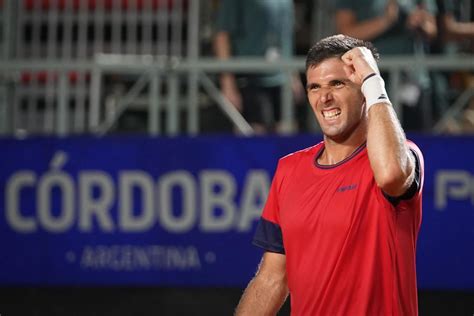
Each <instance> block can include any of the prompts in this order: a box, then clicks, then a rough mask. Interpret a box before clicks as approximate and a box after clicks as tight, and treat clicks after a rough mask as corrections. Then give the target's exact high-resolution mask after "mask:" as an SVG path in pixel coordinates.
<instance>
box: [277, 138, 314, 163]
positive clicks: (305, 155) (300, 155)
mask: <svg viewBox="0 0 474 316" xmlns="http://www.w3.org/2000/svg"><path fill="white" fill-rule="evenodd" d="M321 146H323V142H322V141H321V142H319V143H318V144H316V145H313V146H310V147H306V148H304V149H300V150H297V151H295V152H292V153H290V154H288V155H286V156H283V157H281V158H280V160H279V162H278V168H280V169H281V168H283V169H287V168H291V167H294V166H295V165H296V164H298V163H299V162H300V161H301V160H304V159H313V157H314V155H315V154H316V153H317V152H318V151H319V149H320V148H321Z"/></svg>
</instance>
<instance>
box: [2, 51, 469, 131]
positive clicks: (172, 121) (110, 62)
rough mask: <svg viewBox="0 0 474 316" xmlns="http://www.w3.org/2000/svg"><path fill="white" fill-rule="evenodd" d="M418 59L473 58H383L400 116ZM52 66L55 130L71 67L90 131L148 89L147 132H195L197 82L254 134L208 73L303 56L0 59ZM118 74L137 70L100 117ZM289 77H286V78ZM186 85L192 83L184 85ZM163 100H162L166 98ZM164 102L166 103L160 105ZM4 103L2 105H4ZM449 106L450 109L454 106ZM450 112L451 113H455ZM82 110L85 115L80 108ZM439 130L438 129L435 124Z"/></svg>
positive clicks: (296, 65)
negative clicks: (86, 77) (87, 79)
mask: <svg viewBox="0 0 474 316" xmlns="http://www.w3.org/2000/svg"><path fill="white" fill-rule="evenodd" d="M420 65H421V66H422V67H423V68H424V69H427V70H430V71H432V70H442V71H447V70H449V71H454V70H463V71H474V62H473V58H472V56H470V55H468V56H452V57H427V58H425V59H423V60H416V59H414V58H413V57H412V56H400V57H386V58H384V59H383V61H381V63H380V68H381V70H383V71H386V72H388V73H389V76H390V86H389V88H388V90H389V94H390V96H391V100H392V102H393V104H394V106H395V109H396V111H397V113H398V115H399V117H402V116H403V112H402V108H401V107H400V106H399V104H400V102H399V100H398V98H397V96H398V94H397V93H395V91H398V89H399V87H400V84H401V75H400V74H401V72H402V71H404V70H410V69H414V68H415V67H420ZM45 68H47V69H50V70H51V71H56V72H58V73H59V74H60V75H59V87H60V89H58V91H57V93H58V95H57V100H58V105H59V106H58V110H57V120H56V124H55V129H54V133H55V134H57V135H60V136H65V135H68V134H69V133H70V132H71V130H70V126H69V125H68V124H67V123H66V122H68V121H69V119H68V118H69V117H70V115H71V111H70V108H69V107H68V105H67V103H66V102H65V100H66V99H67V95H68V93H69V92H70V86H69V81H68V80H67V74H68V71H69V70H71V69H75V70H79V71H84V72H90V73H92V78H91V85H90V89H89V91H88V94H89V98H90V100H91V103H90V107H89V110H88V114H87V126H88V132H90V133H93V134H97V135H104V134H106V133H107V132H108V131H109V130H110V128H111V127H112V126H113V125H114V124H115V122H116V121H117V118H118V117H119V116H120V114H121V113H123V111H124V110H125V109H126V108H127V107H128V106H130V104H132V103H133V101H134V99H136V98H137V97H138V96H139V95H140V92H141V91H143V90H144V89H145V87H149V89H148V102H147V103H148V104H147V112H148V132H149V133H150V134H151V135H157V134H159V133H164V134H166V135H176V134H178V133H180V132H183V133H186V134H190V135H195V134H197V133H199V130H198V126H199V124H197V122H199V111H197V107H198V104H197V97H195V96H196V95H197V88H198V87H199V86H201V87H202V88H203V89H204V91H206V92H207V93H208V95H209V96H210V97H211V98H212V99H214V100H215V102H217V104H218V105H219V106H220V107H221V109H222V110H223V112H224V113H225V114H226V115H227V116H228V117H229V118H230V119H231V121H232V122H233V123H234V124H235V126H236V127H237V128H238V130H239V131H240V132H241V133H242V134H244V135H252V134H253V131H252V129H251V127H250V126H249V125H248V123H247V122H245V120H244V119H243V118H242V117H241V115H240V113H239V112H238V111H236V110H235V108H234V107H233V106H232V105H231V104H230V103H229V102H228V101H227V100H226V99H225V98H224V97H223V96H222V95H221V94H220V92H219V89H218V88H217V86H216V85H215V83H214V81H213V80H211V79H210V77H209V75H211V74H217V73H220V72H223V71H229V72H236V73H255V72H258V73H261V72H275V71H282V72H285V73H286V74H288V75H290V74H291V73H293V72H302V71H304V58H295V59H292V60H281V61H279V62H277V63H275V62H268V61H266V60H264V59H231V60H227V61H218V60H216V59H213V58H199V59H194V60H193V59H177V58H165V57H162V58H154V57H152V56H133V55H129V56H124V55H104V54H102V55H98V56H97V57H96V58H95V60H94V61H86V62H46V63H45V62H44V61H34V60H29V61H8V62H0V71H1V72H2V73H3V74H6V73H9V74H15V73H17V72H21V71H23V70H25V69H29V70H36V69H37V70H39V69H45ZM110 73H113V74H117V75H122V76H130V75H132V76H136V78H137V80H136V82H135V84H134V85H133V86H132V88H131V89H130V90H129V91H128V93H127V94H126V95H125V96H123V97H122V98H121V101H120V103H119V105H118V107H117V110H116V112H115V114H114V115H112V116H109V117H108V118H107V119H104V115H103V113H102V112H103V108H104V107H103V104H102V103H101V100H102V99H103V98H102V93H103V91H102V90H101V84H100V83H101V81H102V80H103V76H105V75H106V74H110ZM190 76H194V78H193V80H192V81H193V82H194V84H196V86H194V87H193V89H195V90H194V92H193V93H189V91H187V92H188V93H189V94H188V96H190V95H192V96H193V97H188V98H187V102H186V112H187V115H188V120H187V122H188V124H187V126H186V128H181V127H180V126H179V121H178V117H179V111H180V110H181V108H180V107H179V106H178V104H179V103H180V102H179V101H178V99H179V98H180V96H181V95H180V87H181V82H180V81H182V80H183V78H185V79H186V80H190V79H189V78H190ZM162 81H167V85H168V93H167V95H166V96H164V95H162V94H161V93H160V91H159V90H160V89H159V87H160V85H161V83H162ZM288 82H289V81H288ZM187 88H188V89H190V85H188V87H187ZM283 91H284V92H283V93H287V94H289V95H290V97H287V98H284V101H285V102H283V104H282V113H283V117H282V120H283V123H284V126H286V129H285V131H284V132H285V133H294V132H296V130H295V129H294V119H295V118H294V112H293V110H292V108H293V106H292V100H291V87H290V86H289V84H288V85H287V87H286V89H284V90H283ZM469 93H470V92H469V91H467V92H466V94H463V95H462V96H461V97H460V100H459V102H461V101H462V102H461V103H463V104H465V103H466V102H469V100H470V99H471V98H472V95H471V94H469ZM164 101H165V102H164ZM459 102H458V103H457V105H456V108H462V105H459ZM164 103H166V107H163V106H162V105H163V104H164ZM3 106H5V104H3V105H2V107H3ZM162 110H163V111H165V112H166V114H167V120H166V126H164V127H161V126H160V124H159V122H160V120H159V118H158V115H159V112H160V111H162ZM452 111H454V110H453V109H452ZM452 111H451V112H448V114H449V115H454V114H453V113H452ZM82 115H84V116H85V114H84V113H82ZM7 121H8V118H7V117H3V119H2V122H1V124H0V130H2V131H4V132H5V131H6V128H5V126H6V125H7V124H8V122H7ZM437 130H440V127H439V125H438V126H437Z"/></svg>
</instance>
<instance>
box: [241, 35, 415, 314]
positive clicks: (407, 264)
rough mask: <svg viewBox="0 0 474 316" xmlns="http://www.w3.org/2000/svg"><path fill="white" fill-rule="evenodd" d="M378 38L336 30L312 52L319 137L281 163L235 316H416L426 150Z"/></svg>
mask: <svg viewBox="0 0 474 316" xmlns="http://www.w3.org/2000/svg"><path fill="white" fill-rule="evenodd" d="M377 59H378V54H377V52H376V50H375V48H374V47H373V46H372V44H371V43H368V42H363V41H360V40H357V39H354V38H351V37H348V36H343V35H336V36H332V37H328V38H325V39H323V40H321V41H319V42H318V43H317V44H316V45H314V46H313V47H312V48H311V49H310V51H309V53H308V56H307V59H306V78H307V95H308V99H309V102H310V105H311V107H312V109H313V112H314V114H315V116H316V119H317V120H318V122H319V124H320V126H321V129H322V131H323V133H324V140H323V141H322V142H321V143H319V144H317V145H315V146H313V147H310V148H307V149H304V150H301V151H298V152H295V153H293V154H290V155H288V156H286V157H284V158H281V159H280V161H279V163H278V166H277V170H276V173H275V176H274V179H273V182H272V185H271V189H270V194H269V196H268V200H267V202H266V204H265V207H264V210H263V214H262V217H261V219H260V221H259V224H258V227H257V231H256V234H255V238H254V243H255V244H256V245H257V246H260V247H262V248H263V249H264V250H265V253H264V255H263V258H262V261H261V263H260V266H259V269H258V271H257V274H256V276H255V277H254V278H253V279H252V281H251V282H250V284H249V285H248V287H247V289H246V290H245V292H244V294H243V296H242V298H241V300H240V303H239V305H238V307H237V310H236V315H274V314H276V313H277V311H278V310H279V309H280V307H281V305H282V304H283V303H284V301H285V300H286V298H287V296H288V294H290V298H291V314H292V315H301V316H303V315H304V316H307V315H331V316H335V315H351V316H358V315H364V316H366V315H403V316H410V315H417V314H418V306H417V286H416V269H415V251H416V241H417V235H418V230H419V227H420V223H421V195H422V187H423V157H422V154H421V152H420V150H419V149H418V148H417V146H416V145H415V144H413V143H412V142H410V141H407V140H406V137H405V134H404V132H403V130H402V127H401V126H400V123H399V121H398V119H397V116H396V114H395V111H394V109H393V107H392V104H391V103H390V100H389V98H388V96H387V92H386V90H385V87H384V80H383V79H382V77H381V76H380V72H379V69H378V66H377V62H376V60H377Z"/></svg>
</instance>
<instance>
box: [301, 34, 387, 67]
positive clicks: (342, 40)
mask: <svg viewBox="0 0 474 316" xmlns="http://www.w3.org/2000/svg"><path fill="white" fill-rule="evenodd" d="M355 47H367V48H368V49H369V50H370V51H371V52H372V55H374V58H375V60H378V59H379V53H378V52H377V49H376V48H375V46H374V45H373V44H372V43H370V42H366V41H363V40H360V39H357V38H353V37H350V36H347V35H343V34H338V35H333V36H329V37H326V38H323V39H322V40H320V41H319V42H317V43H316V44H315V45H314V46H313V47H311V48H310V50H309V52H308V55H307V56H306V70H308V69H309V68H310V67H316V66H317V65H318V64H319V63H321V62H322V61H324V60H326V59H329V58H333V57H338V58H340V57H341V56H342V55H344V54H345V53H346V52H347V51H350V50H351V49H353V48H355Z"/></svg>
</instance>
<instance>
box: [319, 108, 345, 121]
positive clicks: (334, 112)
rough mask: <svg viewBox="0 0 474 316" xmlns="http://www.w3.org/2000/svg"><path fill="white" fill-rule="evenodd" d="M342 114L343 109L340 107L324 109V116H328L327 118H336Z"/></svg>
mask: <svg viewBox="0 0 474 316" xmlns="http://www.w3.org/2000/svg"><path fill="white" fill-rule="evenodd" d="M340 114H341V110H339V109H334V110H329V111H323V116H324V118H327V119H332V118H335V117H337V116H339V115H340Z"/></svg>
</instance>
